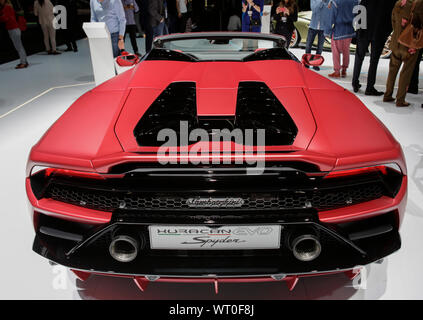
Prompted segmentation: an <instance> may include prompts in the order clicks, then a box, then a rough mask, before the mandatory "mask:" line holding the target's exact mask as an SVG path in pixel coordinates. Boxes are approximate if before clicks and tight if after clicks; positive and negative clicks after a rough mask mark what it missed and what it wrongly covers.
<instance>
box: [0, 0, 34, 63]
mask: <svg viewBox="0 0 423 320" xmlns="http://www.w3.org/2000/svg"><path fill="white" fill-rule="evenodd" d="M0 22H3V23H5V24H6V29H7V32H8V33H9V37H10V39H11V40H12V42H13V46H14V47H15V49H16V51H17V52H18V54H19V58H20V63H19V64H18V65H17V66H16V67H15V69H24V68H27V67H28V61H27V58H26V51H25V48H24V46H23V44H22V39H21V30H20V29H19V26H18V23H17V21H16V13H15V10H14V9H13V7H12V5H11V4H10V2H9V1H6V0H0Z"/></svg>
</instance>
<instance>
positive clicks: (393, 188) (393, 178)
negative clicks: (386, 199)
mask: <svg viewBox="0 0 423 320" xmlns="http://www.w3.org/2000/svg"><path fill="white" fill-rule="evenodd" d="M367 175H370V176H372V177H375V178H377V179H378V180H379V181H381V182H382V183H383V185H384V187H385V190H386V194H387V195H389V196H391V197H395V196H396V195H397V194H398V192H399V190H400V188H401V185H402V178H403V173H402V170H401V168H400V167H399V166H398V165H397V164H396V163H389V164H383V165H377V166H370V167H363V168H355V169H349V170H339V171H332V172H329V173H328V174H326V175H325V176H324V177H323V179H324V180H326V179H342V180H343V179H344V178H345V179H354V177H357V179H359V178H360V177H366V176H367Z"/></svg>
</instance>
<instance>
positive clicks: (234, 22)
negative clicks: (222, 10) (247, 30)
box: [227, 9, 242, 31]
mask: <svg viewBox="0 0 423 320" xmlns="http://www.w3.org/2000/svg"><path fill="white" fill-rule="evenodd" d="M241 28H242V23H241V19H240V18H239V16H238V15H237V14H236V12H235V10H234V9H232V14H231V16H230V17H229V21H228V28H227V29H228V31H241Z"/></svg>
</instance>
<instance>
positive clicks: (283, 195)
mask: <svg viewBox="0 0 423 320" xmlns="http://www.w3.org/2000/svg"><path fill="white" fill-rule="evenodd" d="M383 193H384V189H383V187H382V185H381V184H380V183H368V184H362V185H357V186H352V187H344V188H339V189H336V190H335V189H327V190H318V191H301V192H279V193H272V194H263V193H245V194H219V195H218V196H215V197H216V198H222V197H223V198H227V197H233V198H241V199H242V200H243V203H242V205H240V206H239V207H233V208H217V209H216V208H213V209H214V210H219V211H225V210H227V211H236V210H259V211H261V210H283V209H304V208H315V209H317V210H329V209H336V208H340V207H345V206H349V205H353V204H357V203H361V202H365V201H369V200H373V199H378V198H380V197H382V196H383ZM46 197H48V198H51V199H54V200H57V201H61V202H65V203H70V204H74V205H78V206H83V207H86V208H91V209H97V210H106V211H113V210H116V209H125V210H184V211H186V210H199V209H201V210H207V209H209V208H204V207H195V206H189V205H188V204H187V200H188V199H190V198H191V199H192V198H198V197H201V198H208V197H207V196H204V195H200V194H190V195H188V196H187V195H183V194H174V193H168V194H160V193H155V194H154V195H153V196H152V195H149V194H147V193H146V194H134V193H124V192H115V191H99V190H90V189H86V188H80V187H75V186H67V185H60V184H56V185H52V186H50V188H49V189H48V191H47V194H46ZM211 198H213V197H211Z"/></svg>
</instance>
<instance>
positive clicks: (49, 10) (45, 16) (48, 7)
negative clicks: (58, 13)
mask: <svg viewBox="0 0 423 320" xmlns="http://www.w3.org/2000/svg"><path fill="white" fill-rule="evenodd" d="M34 15H35V16H37V17H38V22H39V23H40V26H41V30H42V31H43V35H44V46H45V47H46V51H47V53H48V54H60V52H58V51H57V50H56V29H55V28H54V26H53V19H54V13H53V4H52V3H51V2H50V0H35V2H34ZM50 45H51V46H50Z"/></svg>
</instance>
